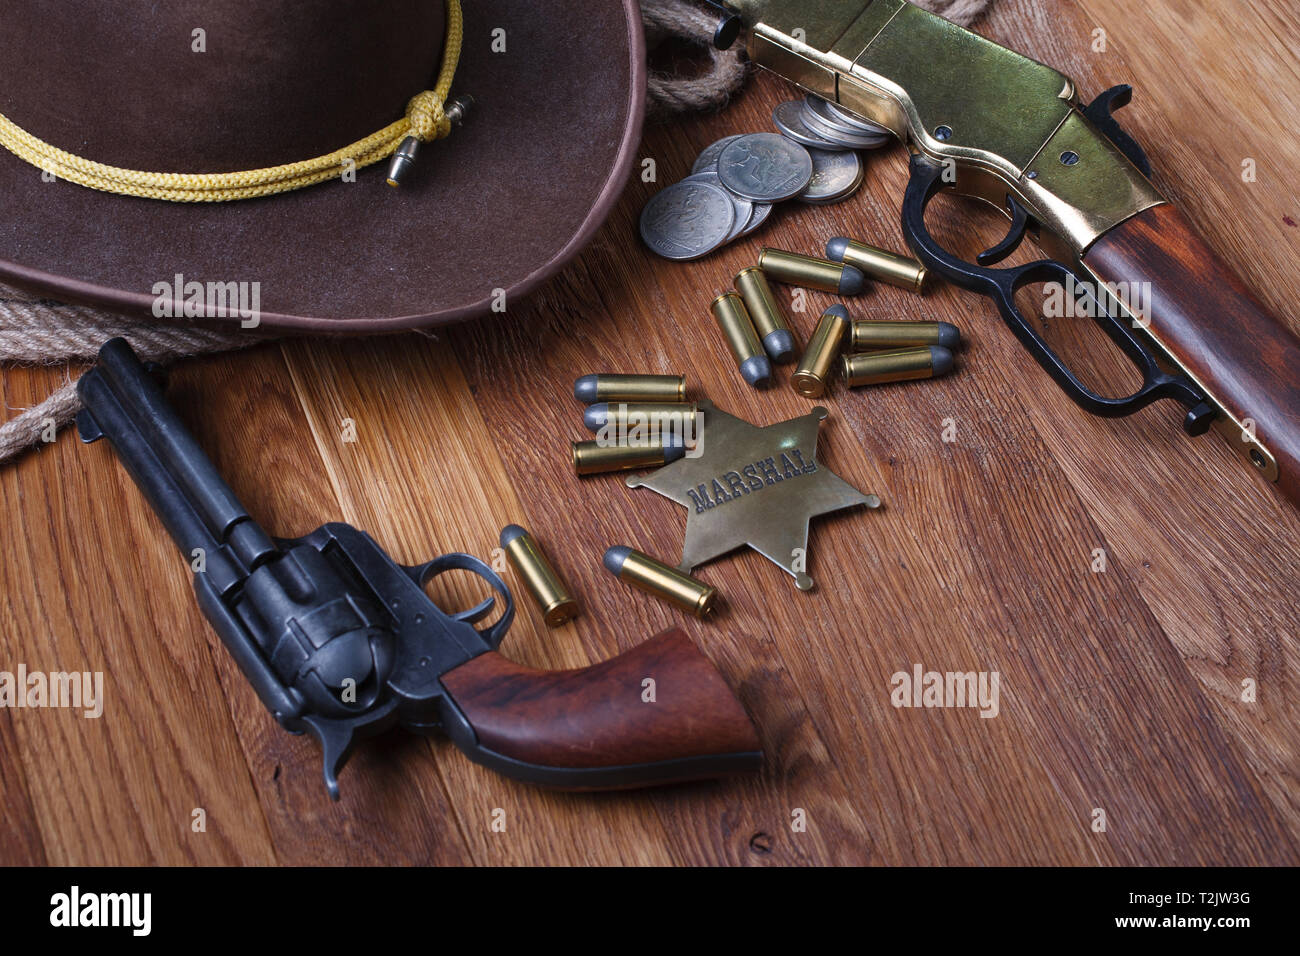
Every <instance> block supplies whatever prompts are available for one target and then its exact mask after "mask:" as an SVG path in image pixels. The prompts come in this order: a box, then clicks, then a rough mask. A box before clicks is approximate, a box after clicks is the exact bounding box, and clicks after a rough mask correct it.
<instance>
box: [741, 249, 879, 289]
mask: <svg viewBox="0 0 1300 956" xmlns="http://www.w3.org/2000/svg"><path fill="white" fill-rule="evenodd" d="M758 267H759V268H760V269H762V270H763V272H764V274H765V275H766V276H767V277H768V278H769V279H775V280H776V281H777V282H784V283H786V284H787V285H798V286H803V287H804V288H805V289H820V290H821V291H822V292H833V293H835V294H836V295H858V294H859V293H860V292H862V290H863V289H865V288H866V285H867V280H866V277H865V276H863V274H862V272H861V271H860V270H858V269H857V268H855V267H854V266H850V265H845V264H844V263H842V262H831V261H830V260H829V259H818V258H815V257H814V256H802V255H800V254H799V253H797V252H786V251H785V250H783V249H764V250H763V251H762V252H761V253H759V256H758Z"/></svg>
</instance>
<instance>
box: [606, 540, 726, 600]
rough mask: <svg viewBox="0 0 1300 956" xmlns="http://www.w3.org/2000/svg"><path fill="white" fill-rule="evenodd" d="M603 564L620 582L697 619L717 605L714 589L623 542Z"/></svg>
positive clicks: (716, 593)
mask: <svg viewBox="0 0 1300 956" xmlns="http://www.w3.org/2000/svg"><path fill="white" fill-rule="evenodd" d="M605 567H606V568H608V569H609V570H610V571H611V572H612V573H613V574H614V575H615V576H616V577H617V578H618V579H619V580H620V581H625V582H626V583H628V584H630V585H632V586H633V587H635V588H639V589H640V590H642V591H645V592H646V593H647V594H653V595H654V596H655V597H657V598H662V599H663V600H665V601H668V602H670V603H672V604H676V605H677V606H678V607H679V608H681V609H682V610H684V611H686V612H688V613H690V614H693V615H695V616H696V617H698V618H705V617H708V616H709V615H710V614H711V613H713V609H714V606H715V605H716V604H717V600H718V592H717V589H716V588H712V587H709V586H708V585H707V584H704V583H702V582H700V581H697V580H695V579H694V578H693V577H691V576H690V575H689V574H684V573H683V572H681V571H678V570H677V569H676V568H670V567H669V566H668V565H666V564H664V563H663V562H662V561H656V560H655V559H654V558H652V557H650V555H648V554H642V553H641V552H640V551H636V550H634V549H632V548H628V547H625V546H623V545H615V546H614V547H612V548H610V549H609V550H608V551H606V552H605Z"/></svg>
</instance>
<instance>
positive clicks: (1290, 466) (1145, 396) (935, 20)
mask: <svg viewBox="0 0 1300 956" xmlns="http://www.w3.org/2000/svg"><path fill="white" fill-rule="evenodd" d="M726 6H728V7H730V8H732V9H734V10H735V11H737V12H738V13H739V15H740V17H741V19H742V21H743V23H744V26H745V27H746V28H747V31H748V50H749V56H750V59H751V60H753V61H754V62H755V63H757V64H759V65H760V66H763V67H766V68H767V69H769V70H772V71H773V72H775V73H777V74H779V75H780V76H783V77H785V78H786V79H788V80H791V81H792V82H794V83H796V84H798V85H799V86H801V87H803V88H804V89H806V90H809V91H810V92H812V93H815V94H816V95H818V96H821V97H823V98H825V99H827V100H830V101H831V102H834V103H838V104H840V105H841V106H843V107H845V108H847V109H849V110H851V111H853V112H854V113H856V114H858V115H859V116H862V117H865V118H867V119H869V120H872V121H873V122H875V123H878V124H879V125H881V126H883V127H885V128H886V129H888V130H890V131H891V132H893V133H894V134H895V135H896V136H898V138H899V139H901V140H902V141H903V142H904V143H905V144H906V145H907V148H908V149H909V151H910V152H911V179H910V181H909V184H908V187H907V192H906V195H905V196H904V199H903V232H904V234H905V235H906V237H907V241H908V244H909V245H910V246H911V247H912V249H913V251H914V252H915V254H916V256H917V258H918V259H920V260H921V262H922V263H924V265H925V266H926V268H928V269H929V270H931V271H932V272H934V273H935V274H937V275H939V276H942V277H943V278H945V279H947V280H949V281H950V282H953V283H955V284H957V285H960V286H963V287H965V288H967V289H971V290H974V291H976V292H980V293H982V294H983V295H986V296H989V297H990V298H992V299H993V300H994V302H996V303H997V306H998V310H999V312H1001V314H1002V317H1003V319H1004V320H1006V322H1007V324H1008V325H1009V326H1010V327H1011V329H1012V331H1013V332H1014V333H1015V334H1016V337H1017V338H1019V340H1020V341H1021V343H1022V344H1024V346H1025V347H1026V348H1027V349H1029V351H1030V352H1031V353H1032V354H1033V356H1034V358H1035V359H1036V360H1037V361H1038V363H1039V364H1040V365H1041V366H1042V367H1043V368H1044V369H1046V370H1047V372H1048V374H1050V375H1051V376H1052V378H1053V379H1054V380H1055V381H1056V382H1057V384H1058V385H1060V386H1061V388H1062V389H1064V390H1065V392H1066V394H1068V395H1069V396H1070V397H1071V398H1072V399H1073V400H1074V401H1075V402H1076V403H1078V404H1079V405H1080V406H1082V407H1083V408H1084V409H1086V410H1087V411H1089V412H1092V413H1093V414H1096V415H1105V416H1112V417H1117V416H1123V415H1130V414H1132V413H1133V412H1136V411H1137V410H1139V409H1141V408H1143V407H1145V406H1147V405H1149V404H1151V403H1152V402H1154V401H1157V400H1159V399H1164V398H1168V399H1173V400H1175V401H1177V402H1180V403H1181V404H1182V405H1184V406H1185V407H1186V409H1187V411H1186V415H1185V417H1184V420H1183V428H1184V430H1185V431H1186V432H1187V433H1188V434H1189V435H1199V434H1202V433H1204V432H1205V431H1207V430H1209V429H1210V428H1211V427H1213V428H1214V429H1215V430H1216V431H1219V432H1220V433H1221V434H1222V435H1223V436H1224V437H1225V438H1227V440H1228V441H1229V442H1230V443H1231V444H1232V446H1233V447H1234V448H1235V449H1237V451H1238V452H1239V453H1240V454H1241V455H1242V456H1243V459H1244V460H1245V461H1247V462H1249V463H1250V467H1251V468H1252V469H1253V470H1255V471H1257V472H1258V473H1259V474H1261V475H1263V476H1264V477H1265V478H1266V479H1267V480H1269V481H1271V482H1275V483H1277V484H1278V486H1279V487H1280V489H1281V491H1282V493H1283V494H1285V495H1286V496H1287V497H1288V498H1290V499H1291V500H1292V501H1297V502H1300V341H1297V339H1296V337H1295V336H1294V335H1293V334H1292V333H1291V332H1290V331H1289V330H1288V329H1287V328H1286V326H1284V325H1283V324H1282V323H1281V322H1279V321H1278V320H1277V319H1275V318H1273V317H1272V316H1271V315H1269V314H1268V313H1267V312H1266V311H1265V310H1264V308H1263V306H1261V305H1260V304H1259V302H1258V301H1256V299H1255V298H1254V296H1253V295H1252V294H1251V293H1250V291H1249V290H1248V289H1247V288H1246V285H1245V283H1244V282H1242V280H1241V279H1240V278H1238V277H1237V276H1236V275H1235V274H1233V272H1232V271H1231V270H1230V269H1229V268H1228V267H1227V266H1226V265H1224V264H1223V262H1221V261H1220V260H1219V258H1218V257H1217V256H1216V255H1215V254H1214V253H1213V252H1212V251H1211V250H1210V249H1209V247H1207V246H1206V245H1205V243H1204V242H1202V241H1201V239H1200V238H1198V237H1197V235H1196V233H1195V232H1194V231H1193V230H1192V228H1191V226H1190V225H1189V224H1188V223H1187V221H1186V220H1185V219H1184V218H1183V217H1182V215H1181V214H1180V213H1179V212H1178V210H1177V209H1175V208H1174V207H1173V206H1172V205H1170V204H1169V202H1168V201H1167V200H1166V199H1165V198H1164V197H1163V196H1162V195H1161V194H1160V192H1159V190H1157V189H1156V187H1155V186H1153V185H1152V183H1151V180H1150V178H1149V177H1150V173H1151V168H1150V165H1149V164H1148V162H1147V158H1146V156H1145V155H1144V154H1143V152H1142V150H1141V148H1140V147H1139V146H1138V144H1137V143H1136V142H1135V141H1134V140H1133V139H1132V137H1130V136H1129V135H1128V134H1126V133H1125V132H1124V130H1123V129H1121V128H1120V126H1119V124H1118V123H1117V122H1116V121H1115V119H1114V117H1113V116H1112V115H1111V113H1112V110H1114V109H1115V108H1118V107H1121V106H1124V105H1125V104H1126V103H1128V101H1129V97H1130V95H1131V90H1130V88H1129V87H1124V86H1121V87H1115V88H1114V89H1111V90H1108V91H1106V92H1105V93H1102V94H1101V95H1100V96H1098V97H1097V98H1096V99H1095V100H1093V102H1092V103H1091V104H1090V105H1088V106H1086V107H1084V106H1083V105H1082V104H1081V103H1080V100H1079V92H1078V90H1077V88H1076V87H1075V84H1074V82H1073V81H1072V80H1071V79H1070V78H1069V77H1067V76H1065V75H1063V74H1061V73H1059V72H1057V71H1056V70H1053V69H1052V68H1050V67H1047V66H1044V65H1043V64H1041V63H1038V62H1035V61H1034V60H1031V59H1029V58H1028V57H1025V56H1022V55H1021V54H1019V53H1015V52H1013V51H1011V50H1008V49H1005V48H1004V47H1001V46H999V45H997V44H996V43H993V42H992V41H990V40H986V39H984V38H983V37H981V36H978V35H977V34H975V33H972V32H970V31H968V30H964V29H962V28H961V27H958V26H956V25H955V24H952V23H950V22H948V21H947V20H944V19H943V18H942V17H938V16H935V15H934V14H931V13H928V12H926V11H925V10H922V9H920V8H919V7H916V6H914V5H912V4H910V3H907V2H905V0H728V2H727V4H726ZM940 190H951V191H952V192H954V193H957V194H959V195H965V196H970V197H973V198H976V199H980V200H983V201H985V202H988V203H990V204H991V205H993V206H994V207H995V208H997V209H998V210H999V211H1000V212H1002V213H1003V214H1004V215H1005V216H1007V218H1008V219H1010V220H1011V229H1010V231H1009V232H1008V234H1007V236H1006V238H1005V239H1003V240H1002V241H1001V242H1000V243H998V244H997V245H996V246H994V247H993V248H991V249H989V250H988V251H986V252H984V253H983V254H981V255H980V256H978V257H976V259H977V261H976V263H969V262H965V261H963V260H962V259H959V258H957V257H956V256H954V255H952V254H951V253H949V252H948V251H947V250H945V249H944V248H943V247H942V246H940V245H939V243H938V242H936V241H935V239H934V238H933V237H932V236H931V235H930V233H929V231H928V230H927V229H926V225H925V208H926V205H927V204H928V203H929V202H930V200H931V199H933V198H934V197H935V196H936V195H937V194H938V193H939V191H940ZM1026 234H1028V235H1030V236H1032V237H1033V238H1034V239H1035V240H1036V241H1037V243H1038V244H1039V246H1040V247H1041V248H1042V249H1043V250H1044V251H1045V252H1046V253H1047V254H1048V256H1050V257H1051V258H1048V259H1041V260H1039V261H1036V262H1031V263H1029V264H1027V265H1022V266H1018V267H1015V268H993V266H995V265H996V264H997V263H999V262H1001V261H1002V260H1003V259H1005V258H1006V257H1007V256H1009V255H1010V254H1011V253H1012V252H1014V251H1015V249H1016V248H1017V247H1018V246H1019V245H1020V243H1021V241H1022V240H1023V238H1024V237H1025V235H1026ZM1034 283H1056V284H1058V285H1059V286H1061V287H1064V288H1065V289H1070V290H1076V291H1081V292H1083V294H1084V299H1085V300H1086V301H1084V303H1083V306H1084V307H1083V308H1081V309H1080V311H1081V312H1082V313H1083V314H1085V315H1089V316H1091V317H1093V318H1094V319H1095V321H1096V322H1097V323H1098V324H1099V325H1100V326H1101V328H1102V329H1103V330H1104V331H1105V332H1106V334H1107V335H1109V336H1110V338H1111V339H1112V340H1113V341H1114V342H1115V343H1116V344H1117V345H1118V346H1119V347H1120V348H1121V349H1122V350H1123V352H1124V353H1125V355H1126V356H1127V357H1128V359H1129V360H1130V361H1131V362H1132V363H1133V364H1134V365H1135V366H1136V368H1137V370H1138V372H1139V373H1140V374H1141V375H1142V386H1141V387H1140V388H1138V389H1137V391H1135V392H1133V394H1131V395H1127V396H1123V397H1107V396H1103V395H1100V394H1098V393H1097V392H1095V391H1093V390H1092V389H1091V388H1089V387H1088V386H1086V385H1085V384H1083V382H1081V381H1080V380H1079V379H1078V377H1077V376H1076V375H1075V374H1074V373H1073V372H1072V371H1071V370H1070V369H1069V367H1068V366H1067V365H1066V364H1065V363H1064V362H1063V361H1062V360H1061V358H1060V357H1059V356H1058V355H1057V354H1056V352H1055V351H1054V350H1053V349H1052V348H1051V347H1050V346H1049V345H1048V343H1047V342H1046V341H1044V340H1043V338H1042V336H1041V335H1040V334H1039V333H1038V330H1037V329H1036V328H1035V327H1034V325H1033V323H1031V322H1030V320H1029V319H1027V318H1026V317H1025V315H1024V314H1023V313H1021V311H1020V310H1019V308H1017V306H1016V302H1015V296H1016V292H1017V290H1019V289H1021V288H1023V287H1025V286H1027V285H1031V284H1034ZM1135 290H1138V291H1135ZM1138 295H1141V297H1142V301H1141V303H1134V302H1133V301H1132V299H1133V298H1135V297H1136V296H1138ZM1148 302H1149V307H1148Z"/></svg>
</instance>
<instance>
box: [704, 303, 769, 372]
mask: <svg viewBox="0 0 1300 956" xmlns="http://www.w3.org/2000/svg"><path fill="white" fill-rule="evenodd" d="M709 311H710V312H712V313H713V317H714V318H715V319H717V320H718V327H719V328H721V329H722V334H723V336H724V337H725V338H726V340H727V347H728V348H730V349H731V354H732V355H733V356H735V358H736V365H738V366H739V367H740V375H741V377H742V378H743V379H744V380H745V381H746V382H748V383H749V384H750V385H753V386H754V387H755V388H764V387H766V386H767V385H768V383H770V382H771V381H772V363H771V361H769V360H768V357H767V355H766V353H765V352H764V351H763V344H762V343H761V342H759V340H758V334H757V333H756V332H755V331H754V323H753V322H751V321H750V318H749V312H748V310H746V309H745V303H744V302H742V301H741V300H740V296H738V295H736V293H734V292H724V293H722V295H720V296H718V297H717V298H716V299H714V300H713V302H712V303H710V305H709Z"/></svg>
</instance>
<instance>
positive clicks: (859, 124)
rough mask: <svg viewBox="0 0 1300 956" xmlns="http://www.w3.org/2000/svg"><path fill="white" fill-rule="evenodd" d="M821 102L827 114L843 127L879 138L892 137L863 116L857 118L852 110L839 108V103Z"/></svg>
mask: <svg viewBox="0 0 1300 956" xmlns="http://www.w3.org/2000/svg"><path fill="white" fill-rule="evenodd" d="M822 102H823V103H825V104H826V110H827V114H828V115H830V116H833V117H835V118H836V119H838V120H841V121H842V122H843V123H844V125H845V126H852V127H854V128H855V129H860V130H862V132H864V133H875V134H877V135H881V136H889V135H892V134H891V133H890V132H889V130H887V129H885V127H883V126H881V125H880V124H879V123H873V122H872V121H871V120H869V119H867V118H866V117H865V116H859V115H858V114H857V113H854V112H853V111H852V110H849V109H846V108H845V107H843V106H840V104H839V103H832V102H831V101H830V100H823V101H822Z"/></svg>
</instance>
